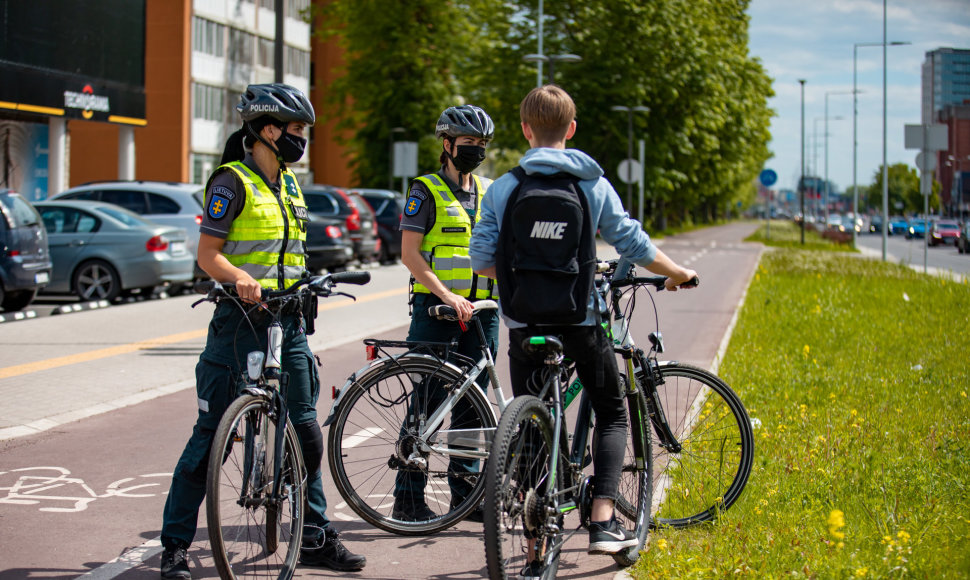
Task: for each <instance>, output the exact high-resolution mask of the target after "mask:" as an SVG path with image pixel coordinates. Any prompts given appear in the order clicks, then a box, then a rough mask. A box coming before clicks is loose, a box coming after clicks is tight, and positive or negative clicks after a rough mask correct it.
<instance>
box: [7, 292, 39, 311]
mask: <svg viewBox="0 0 970 580" xmlns="http://www.w3.org/2000/svg"><path fill="white" fill-rule="evenodd" d="M35 296H37V290H21V291H19V292H8V293H7V294H4V293H3V290H2V289H0V305H2V306H3V309H4V310H6V311H7V312H15V311H17V310H23V309H24V308H27V306H28V305H29V304H30V303H31V302H33V301H34V297H35Z"/></svg>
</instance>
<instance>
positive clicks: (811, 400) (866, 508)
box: [631, 224, 970, 578]
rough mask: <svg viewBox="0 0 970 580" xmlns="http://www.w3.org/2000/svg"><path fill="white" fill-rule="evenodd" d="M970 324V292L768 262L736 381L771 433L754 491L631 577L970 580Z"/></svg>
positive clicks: (647, 557)
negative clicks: (969, 323) (969, 355)
mask: <svg viewBox="0 0 970 580" xmlns="http://www.w3.org/2000/svg"><path fill="white" fill-rule="evenodd" d="M772 226H773V227H772V236H774V235H775V232H776V229H775V227H774V224H772ZM968 311H970V285H968V284H966V283H956V282H953V281H951V280H947V279H941V278H927V277H925V276H922V275H920V274H917V273H915V272H913V271H912V270H910V269H908V268H905V267H903V266H899V265H894V264H888V263H884V262H878V261H873V260H865V259H860V258H857V257H853V256H850V255H846V254H843V253H837V252H819V251H799V250H792V249H779V250H774V251H770V252H766V253H765V255H764V257H763V258H762V261H761V264H760V265H759V267H758V270H757V273H756V274H755V277H754V279H753V280H752V283H751V287H750V289H749V291H748V296H747V300H746V303H745V306H744V308H743V309H742V312H741V313H740V316H739V320H738V324H737V326H736V328H735V331H734V334H733V336H732V339H731V344H730V347H729V349H728V352H727V355H726V358H725V361H724V363H723V364H722V365H721V368H720V373H721V375H722V377H723V378H725V379H726V380H727V382H728V383H729V384H731V385H732V387H733V388H734V389H735V390H736V391H737V392H738V394H739V395H740V396H741V399H742V400H743V401H744V403H745V405H746V406H747V408H748V410H749V412H750V414H751V416H752V417H754V418H757V419H759V420H760V424H761V426H760V428H757V429H756V430H755V440H756V452H755V453H756V455H755V462H754V468H753V471H752V475H751V479H750V481H749V482H748V485H747V487H746V489H745V491H744V493H743V495H742V496H741V498H740V499H739V501H738V503H736V504H735V505H734V506H733V507H732V508H731V509H730V510H728V511H727V512H725V513H723V514H721V515H720V516H719V517H718V519H717V521H715V522H714V523H712V524H707V525H702V526H698V527H694V528H689V529H685V530H660V531H657V532H655V533H654V534H652V536H651V546H650V548H649V550H648V551H647V552H646V553H645V554H644V556H643V557H642V558H641V559H640V561H639V562H638V563H637V565H636V566H635V568H633V569H632V570H631V574H632V575H633V576H634V577H635V578H721V577H726V576H748V577H756V578H782V577H785V578H792V577H795V578H909V577H913V578H967V577H970V399H968V396H967V394H968V391H970V365H968V363H967V354H968V353H970V327H968V324H967V323H968V314H967V313H968Z"/></svg>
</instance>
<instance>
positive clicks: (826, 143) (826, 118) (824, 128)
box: [812, 114, 842, 227]
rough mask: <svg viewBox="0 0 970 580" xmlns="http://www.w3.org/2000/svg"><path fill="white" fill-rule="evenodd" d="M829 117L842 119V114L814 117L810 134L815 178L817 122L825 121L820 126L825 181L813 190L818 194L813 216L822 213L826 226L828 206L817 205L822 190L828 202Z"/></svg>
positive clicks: (820, 203)
mask: <svg viewBox="0 0 970 580" xmlns="http://www.w3.org/2000/svg"><path fill="white" fill-rule="evenodd" d="M829 119H832V120H834V121H840V120H842V116H841V115H839V116H835V117H829V116H828V114H826V115H823V116H821V117H815V118H814V119H813V120H812V135H813V136H812V143H813V151H814V156H813V157H814V159H815V161H814V163H813V164H812V166H813V168H814V169H815V178H816V180H817V179H818V122H819V121H824V122H825V123H824V125H823V126H822V131H823V132H824V133H825V134H824V135H822V141H823V142H824V146H823V147H822V151H823V154H824V156H825V175H824V180H825V183H823V184H822V191H816V192H815V195H817V196H818V200H817V201H816V202H815V217H818V214H819V213H821V214H822V219H823V220H824V221H823V223H824V224H825V227H828V224H829V215H828V214H829V212H828V208H827V207H819V206H821V205H822V193H823V192H825V203H826V204H827V203H828V188H829V185H828V180H829V167H828V165H829V164H828V156H829ZM820 210H821V211H820Z"/></svg>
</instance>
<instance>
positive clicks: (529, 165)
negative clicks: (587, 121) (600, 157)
mask: <svg viewBox="0 0 970 580" xmlns="http://www.w3.org/2000/svg"><path fill="white" fill-rule="evenodd" d="M519 165H520V166H521V167H522V169H524V170H525V172H526V173H529V174H535V173H538V174H540V175H551V174H553V173H559V172H565V173H570V174H572V175H575V176H576V177H578V178H580V179H582V180H589V179H597V178H599V177H601V176H602V175H603V169H602V168H601V167H600V166H599V164H598V163H596V161H594V160H593V158H592V157H590V156H589V155H587V154H585V153H583V152H582V151H580V150H579V149H553V148H551V147H538V148H535V149H529V150H528V151H526V153H525V155H524V156H523V157H522V160H521V161H519Z"/></svg>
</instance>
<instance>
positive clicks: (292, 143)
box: [276, 131, 306, 163]
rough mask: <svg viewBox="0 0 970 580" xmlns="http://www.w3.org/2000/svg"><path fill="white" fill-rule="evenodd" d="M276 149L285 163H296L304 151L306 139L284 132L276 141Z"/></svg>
mask: <svg viewBox="0 0 970 580" xmlns="http://www.w3.org/2000/svg"><path fill="white" fill-rule="evenodd" d="M276 148H277V150H279V152H280V157H282V158H283V161H284V162H285V163H296V162H297V161H299V160H300V159H301V158H302V157H303V152H304V151H306V139H304V138H303V137H297V136H296V135H294V134H292V133H289V132H286V131H284V132H283V134H282V135H281V136H280V138H279V139H277V140H276Z"/></svg>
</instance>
